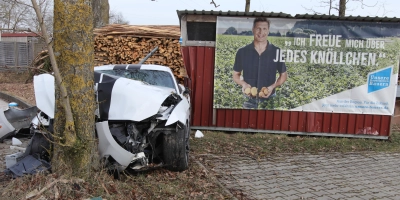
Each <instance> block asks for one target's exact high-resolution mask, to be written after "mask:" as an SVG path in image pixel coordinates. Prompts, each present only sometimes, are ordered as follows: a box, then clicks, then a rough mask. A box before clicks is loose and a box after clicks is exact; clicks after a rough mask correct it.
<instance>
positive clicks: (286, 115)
mask: <svg viewBox="0 0 400 200" xmlns="http://www.w3.org/2000/svg"><path fill="white" fill-rule="evenodd" d="M289 124H290V111H282V122H281V128H280V130H281V131H289V129H290V127H289Z"/></svg>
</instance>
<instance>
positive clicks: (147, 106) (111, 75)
mask: <svg viewBox="0 0 400 200" xmlns="http://www.w3.org/2000/svg"><path fill="white" fill-rule="evenodd" d="M94 77H95V85H94V89H95V93H96V99H97V105H98V107H97V109H96V113H95V115H96V133H97V136H98V140H99V153H100V156H101V158H103V160H104V161H105V164H106V166H107V167H108V168H109V169H112V170H117V171H122V170H125V169H127V168H129V169H133V170H140V169H142V168H146V167H148V166H149V165H151V166H164V167H166V168H167V169H169V170H173V171H183V170H185V169H187V168H188V153H189V133H190V97H189V90H188V89H187V88H185V87H184V86H183V85H181V84H179V83H178V82H177V81H176V79H175V78H174V75H173V73H172V72H171V70H170V68H169V67H165V66H160V65H140V64H132V65H106V66H99V67H95V69H94ZM34 87H35V96H36V105H37V107H38V108H39V110H40V113H39V114H38V115H37V117H35V118H34V119H33V120H32V127H31V129H32V130H34V131H33V134H34V135H35V136H34V137H33V138H32V140H31V143H30V145H29V147H28V148H27V152H26V153H25V154H29V155H41V156H42V157H45V156H44V154H45V148H43V147H48V146H49V144H45V143H46V142H47V141H46V140H45V139H42V138H44V137H43V136H41V134H45V133H41V132H40V131H39V130H36V127H37V126H38V125H40V124H41V125H44V126H45V127H47V128H48V129H49V130H52V128H51V127H52V119H53V118H54V107H55V104H54V102H55V101H54V98H55V97H54V77H53V76H51V75H49V74H42V75H38V76H35V77H34ZM0 120H6V118H5V117H3V118H1V117H0ZM28 151H29V152H28Z"/></svg>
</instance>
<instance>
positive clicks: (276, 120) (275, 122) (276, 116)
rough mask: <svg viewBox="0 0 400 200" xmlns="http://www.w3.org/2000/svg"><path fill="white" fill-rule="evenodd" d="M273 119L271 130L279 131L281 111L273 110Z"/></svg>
mask: <svg viewBox="0 0 400 200" xmlns="http://www.w3.org/2000/svg"><path fill="white" fill-rule="evenodd" d="M273 112H274V119H273V127H272V130H281V125H282V124H281V122H282V111H278V110H274V111H273Z"/></svg>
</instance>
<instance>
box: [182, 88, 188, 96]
mask: <svg viewBox="0 0 400 200" xmlns="http://www.w3.org/2000/svg"><path fill="white" fill-rule="evenodd" d="M183 94H184V95H190V89H189V88H188V87H185V89H184V90H183Z"/></svg>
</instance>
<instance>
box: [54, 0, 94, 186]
mask: <svg viewBox="0 0 400 200" xmlns="http://www.w3.org/2000/svg"><path fill="white" fill-rule="evenodd" d="M93 45H94V43H93V15H92V8H91V0H55V1H54V51H55V54H56V56H57V58H56V60H57V63H58V66H59V70H60V74H61V76H62V78H63V84H64V86H65V87H66V89H67V93H68V97H69V100H70V105H71V109H72V114H73V121H74V128H75V129H74V133H75V134H76V137H75V138H73V139H72V140H71V139H70V137H74V135H73V134H72V133H71V131H70V130H69V128H66V127H69V126H70V124H68V123H65V112H64V109H62V106H63V104H62V99H61V97H62V96H61V95H60V88H58V87H57V89H56V108H55V109H56V110H55V121H54V141H55V144H54V149H53V153H54V154H53V157H52V168H53V170H54V171H55V172H56V173H57V172H62V173H63V174H66V175H72V176H75V177H80V178H84V179H86V178H88V177H89V176H91V172H92V171H93V169H97V167H98V163H99V162H98V154H97V142H96V141H95V139H94V138H95V137H94V123H95V120H94V117H95V116H94V112H95V99H94V91H93V82H94V81H93V76H94V75H93V61H94V57H93ZM68 141H69V142H68ZM71 141H72V142H71Z"/></svg>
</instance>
